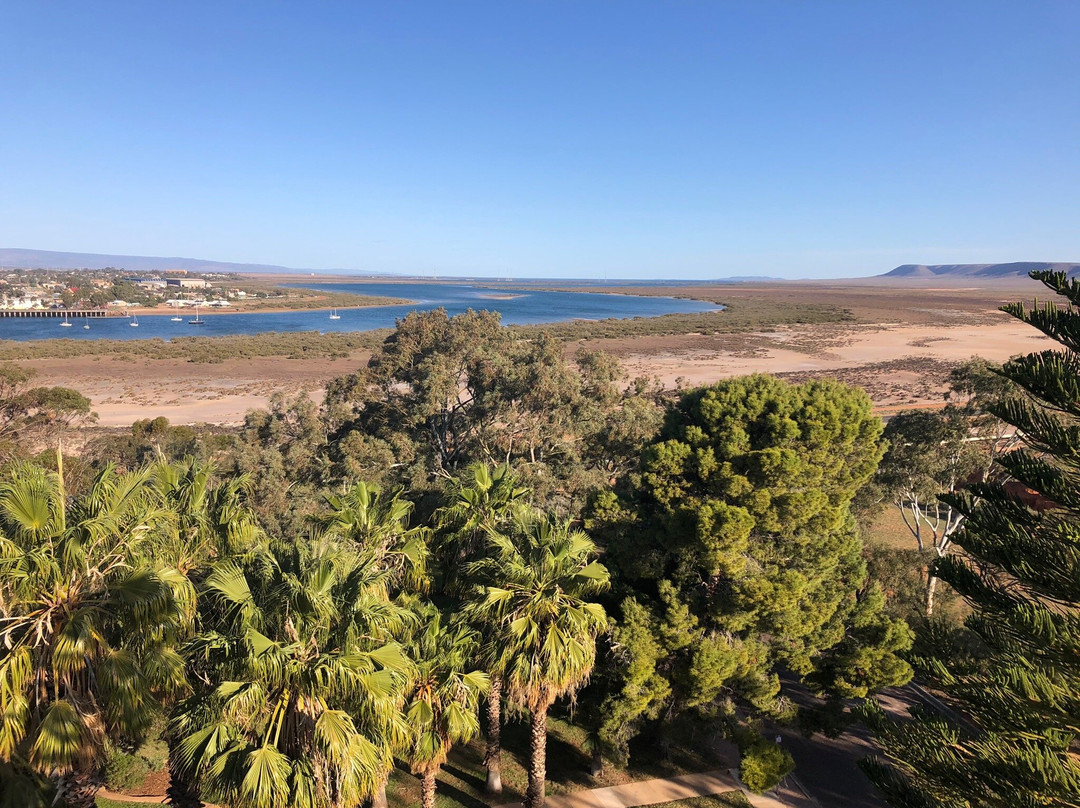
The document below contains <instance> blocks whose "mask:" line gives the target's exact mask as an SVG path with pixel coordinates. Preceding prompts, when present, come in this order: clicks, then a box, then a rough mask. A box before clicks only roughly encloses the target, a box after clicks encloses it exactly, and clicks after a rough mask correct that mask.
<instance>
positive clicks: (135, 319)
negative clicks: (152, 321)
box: [128, 314, 139, 328]
mask: <svg viewBox="0 0 1080 808" xmlns="http://www.w3.org/2000/svg"><path fill="white" fill-rule="evenodd" d="M128 325H130V326H131V327H132V328H138V327H139V317H138V315H137V314H133V315H131V322H130V323H128Z"/></svg>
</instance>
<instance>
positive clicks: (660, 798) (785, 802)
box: [500, 770, 818, 808]
mask: <svg viewBox="0 0 1080 808" xmlns="http://www.w3.org/2000/svg"><path fill="white" fill-rule="evenodd" d="M732 791H742V792H743V795H744V796H745V797H746V799H747V801H748V802H749V803H750V804H751V805H752V806H754V808H817V805H818V804H817V801H816V800H814V799H813V798H811V797H808V796H807V795H806V794H804V793H803V792H802V791H800V790H799V789H797V788H795V787H794V786H781V787H780V788H779V789H777V790H776V791H774V792H770V793H769V794H751V793H750V792H749V791H747V790H746V789H744V788H742V785H741V784H740V783H739V781H738V779H737V778H736V777H735V772H734V770H728V771H725V770H718V771H712V772H702V773H701V774H684V775H680V776H679V777H667V778H659V779H656V780H641V781H640V782H637V783H624V784H623V785H620V786H609V787H608V788H594V789H590V790H588V791H575V792H573V793H572V794H560V795H558V796H553V797H548V798H547V800H546V801H545V806H546V808H635V806H639V805H656V804H657V803H664V802H675V801H676V800H687V799H690V798H692V797H708V796H712V795H714V794H725V793H729V792H732ZM500 808H521V803H510V804H509V805H503V806H500Z"/></svg>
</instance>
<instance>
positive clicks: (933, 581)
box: [926, 573, 938, 617]
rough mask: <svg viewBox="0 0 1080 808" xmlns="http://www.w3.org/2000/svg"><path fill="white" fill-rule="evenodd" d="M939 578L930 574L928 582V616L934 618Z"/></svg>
mask: <svg viewBox="0 0 1080 808" xmlns="http://www.w3.org/2000/svg"><path fill="white" fill-rule="evenodd" d="M937 582H938V577H937V576H936V575H934V573H930V579H929V580H928V581H927V582H926V616H927V617H933V616H934V594H935V593H936V592H937Z"/></svg>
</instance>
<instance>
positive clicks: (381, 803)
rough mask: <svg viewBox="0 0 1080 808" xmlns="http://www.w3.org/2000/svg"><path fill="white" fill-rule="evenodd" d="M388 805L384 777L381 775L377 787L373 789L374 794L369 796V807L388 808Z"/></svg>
mask: <svg viewBox="0 0 1080 808" xmlns="http://www.w3.org/2000/svg"><path fill="white" fill-rule="evenodd" d="M388 806H389V803H388V802H387V801H386V777H383V779H382V782H380V783H379V787H378V788H376V789H375V794H374V795H372V797H371V808H388Z"/></svg>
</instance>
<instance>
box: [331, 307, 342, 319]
mask: <svg viewBox="0 0 1080 808" xmlns="http://www.w3.org/2000/svg"><path fill="white" fill-rule="evenodd" d="M330 319H331V320H340V319H341V315H340V314H338V313H337V309H334V310H333V311H332V312H330Z"/></svg>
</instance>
